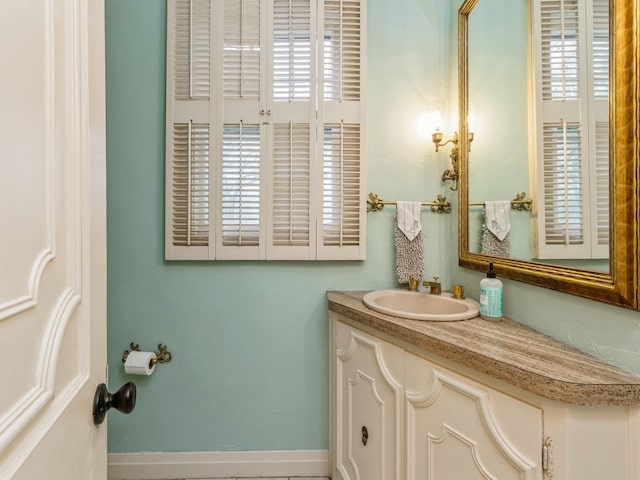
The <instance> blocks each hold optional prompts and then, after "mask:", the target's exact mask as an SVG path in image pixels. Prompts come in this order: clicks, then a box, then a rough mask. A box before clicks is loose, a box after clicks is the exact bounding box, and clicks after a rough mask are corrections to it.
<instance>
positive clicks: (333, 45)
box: [324, 0, 363, 101]
mask: <svg viewBox="0 0 640 480" xmlns="http://www.w3.org/2000/svg"><path fill="white" fill-rule="evenodd" d="M360 7H361V5H360V2H359V1H358V0H325V2H324V54H325V58H324V98H325V100H349V101H359V100H360V95H361V88H360V87H361V85H360V76H361V51H362V50H361V48H362V44H361V35H362V31H363V30H362V29H361V21H362V14H361V11H360Z"/></svg>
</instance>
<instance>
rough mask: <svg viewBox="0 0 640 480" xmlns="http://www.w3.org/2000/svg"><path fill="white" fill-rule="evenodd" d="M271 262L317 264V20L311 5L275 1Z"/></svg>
mask: <svg viewBox="0 0 640 480" xmlns="http://www.w3.org/2000/svg"><path fill="white" fill-rule="evenodd" d="M271 18H272V22H271V31H270V32H269V38H270V42H271V58H270V61H269V65H270V67H271V70H270V72H269V73H268V78H269V79H270V81H271V86H270V89H271V92H272V98H273V101H272V103H271V105H270V108H271V114H270V115H269V117H270V118H269V121H270V126H269V134H270V150H271V156H270V157H271V160H272V163H271V165H270V168H269V173H270V182H269V183H270V186H271V187H272V190H271V200H270V202H269V207H270V212H269V213H270V215H269V218H268V219H267V232H268V238H267V249H268V257H269V258H272V259H295V260H311V259H315V258H316V224H315V209H316V208H317V205H318V198H317V194H318V192H319V189H318V188H317V185H315V178H316V177H317V166H316V153H315V144H316V138H317V135H316V103H317V88H316V85H315V78H316V76H317V53H316V52H317V49H316V42H315V39H316V37H317V15H316V7H315V2H311V1H310V0H273V11H272V16H271Z"/></svg>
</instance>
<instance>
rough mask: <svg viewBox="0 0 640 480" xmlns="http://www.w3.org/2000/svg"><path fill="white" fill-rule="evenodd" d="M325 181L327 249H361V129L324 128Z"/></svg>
mask: <svg viewBox="0 0 640 480" xmlns="http://www.w3.org/2000/svg"><path fill="white" fill-rule="evenodd" d="M323 177H324V182H323V183H324V185H323V188H324V195H323V205H322V209H323V222H322V224H323V242H324V245H333V246H335V245H338V246H348V245H358V244H359V242H360V208H361V206H360V199H361V197H360V125H349V124H326V125H325V127H324V159H323Z"/></svg>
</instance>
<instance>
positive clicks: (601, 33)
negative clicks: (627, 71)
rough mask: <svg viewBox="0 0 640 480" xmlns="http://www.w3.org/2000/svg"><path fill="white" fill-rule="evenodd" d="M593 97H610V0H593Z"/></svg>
mask: <svg viewBox="0 0 640 480" xmlns="http://www.w3.org/2000/svg"><path fill="white" fill-rule="evenodd" d="M592 28H593V35H592V54H591V58H592V65H591V66H592V69H593V97H594V98H596V99H599V100H608V99H609V0H593V26H592Z"/></svg>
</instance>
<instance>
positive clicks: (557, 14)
mask: <svg viewBox="0 0 640 480" xmlns="http://www.w3.org/2000/svg"><path fill="white" fill-rule="evenodd" d="M534 3H535V5H536V7H535V9H534V19H535V25H536V26H537V31H536V35H537V39H538V41H537V42H535V43H536V48H537V50H536V71H537V82H536V83H537V85H536V98H537V108H536V114H537V119H536V125H537V128H536V131H537V132H538V138H537V151H538V162H537V165H538V167H537V179H538V188H537V197H538V198H537V200H538V202H537V203H538V223H537V232H538V239H537V242H536V244H537V249H538V251H537V253H536V256H537V258H544V259H551V258H565V259H566V258H606V257H607V255H608V230H609V227H608V201H609V199H608V193H609V192H608V182H609V171H608V165H609V158H608V123H607V122H608V107H607V103H608V58H609V47H608V2H607V1H603V0H592V1H589V2H586V1H585V0H540V1H538V2H534ZM605 4H606V8H603V7H604V6H605ZM603 134H604V135H605V136H606V137H607V138H606V139H604V138H603ZM598 135H599V136H598ZM605 232H606V233H605Z"/></svg>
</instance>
